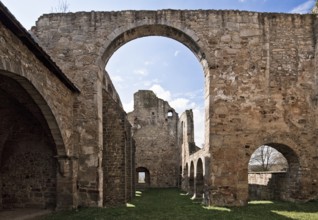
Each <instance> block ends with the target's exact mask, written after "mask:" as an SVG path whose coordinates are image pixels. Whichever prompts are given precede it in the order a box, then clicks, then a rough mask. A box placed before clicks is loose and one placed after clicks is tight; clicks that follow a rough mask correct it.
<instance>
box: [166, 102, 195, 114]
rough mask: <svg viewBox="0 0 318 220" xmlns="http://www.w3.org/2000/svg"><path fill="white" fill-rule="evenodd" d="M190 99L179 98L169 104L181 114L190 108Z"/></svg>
mask: <svg viewBox="0 0 318 220" xmlns="http://www.w3.org/2000/svg"><path fill="white" fill-rule="evenodd" d="M189 102H190V100H189V99H186V98H177V99H174V100H172V101H171V102H169V104H170V105H171V107H172V108H174V110H176V112H178V113H179V114H181V113H182V112H184V111H185V109H187V108H188V107H189Z"/></svg>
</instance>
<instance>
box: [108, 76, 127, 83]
mask: <svg viewBox="0 0 318 220" xmlns="http://www.w3.org/2000/svg"><path fill="white" fill-rule="evenodd" d="M111 80H112V81H113V82H122V81H124V80H123V78H122V77H121V76H118V75H117V76H112V77H111Z"/></svg>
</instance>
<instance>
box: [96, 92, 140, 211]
mask: <svg viewBox="0 0 318 220" xmlns="http://www.w3.org/2000/svg"><path fill="white" fill-rule="evenodd" d="M103 136H104V142H103V144H104V146H103V158H102V160H103V162H102V164H103V165H102V169H103V206H113V205H120V204H125V203H127V202H128V201H130V200H131V199H132V198H133V196H134V193H135V188H134V184H133V181H134V175H135V163H134V159H133V158H134V157H135V145H134V141H133V139H132V137H131V125H130V123H129V122H128V120H127V115H126V113H125V111H124V110H123V109H122V107H120V106H119V105H118V103H117V102H116V101H115V100H114V99H113V98H112V97H111V95H110V94H109V93H107V92H106V90H103Z"/></svg>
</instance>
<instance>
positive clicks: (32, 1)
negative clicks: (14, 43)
mask: <svg viewBox="0 0 318 220" xmlns="http://www.w3.org/2000/svg"><path fill="white" fill-rule="evenodd" d="M1 2H2V3H3V4H4V5H5V6H6V7H7V8H8V9H9V10H10V11H11V13H12V14H13V15H14V16H15V17H16V18H17V19H18V21H20V23H21V24H22V25H23V26H24V27H25V28H26V29H27V30H29V29H30V28H31V27H32V26H34V25H35V22H36V20H37V19H38V17H40V16H41V15H42V14H47V13H52V12H57V11H59V9H58V8H59V6H60V5H61V4H63V2H64V3H65V4H66V5H67V8H68V10H67V11H68V12H76V11H118V10H159V9H189V10H191V9H215V10H244V11H256V12H282V13H300V14H304V13H309V12H310V10H311V9H312V7H313V6H314V4H315V0H27V1H24V0H1ZM106 70H107V72H108V73H109V75H110V78H111V79H112V81H113V83H114V85H115V88H116V90H117V92H118V93H119V96H120V98H121V101H122V103H123V106H124V109H125V110H126V112H130V111H132V110H133V94H134V93H135V92H137V91H138V90H140V89H149V90H153V91H154V92H155V93H156V94H157V96H158V97H159V98H162V99H164V100H166V101H168V102H169V104H170V106H171V107H173V108H174V109H175V110H176V111H177V112H178V113H179V115H180V114H181V113H182V112H184V111H185V110H186V109H193V113H194V128H195V142H196V144H197V146H201V145H202V144H203V143H204V100H203V93H204V74H203V70H202V66H201V64H200V63H199V61H198V60H197V58H196V57H195V56H194V54H193V53H192V52H191V51H190V50H189V49H188V48H187V47H185V46H184V45H183V44H181V43H179V42H177V41H175V40H172V39H169V38H165V37H145V38H139V39H136V40H133V41H131V42H129V43H127V44H125V45H123V46H122V47H121V48H119V49H118V50H117V51H116V52H115V53H114V54H113V56H112V57H111V58H110V60H109V61H108V63H107V65H106Z"/></svg>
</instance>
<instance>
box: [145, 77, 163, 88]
mask: <svg viewBox="0 0 318 220" xmlns="http://www.w3.org/2000/svg"><path fill="white" fill-rule="evenodd" d="M159 82H160V80H159V79H153V80H146V81H143V82H142V84H143V85H144V86H146V87H149V86H150V85H152V84H154V83H159Z"/></svg>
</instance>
